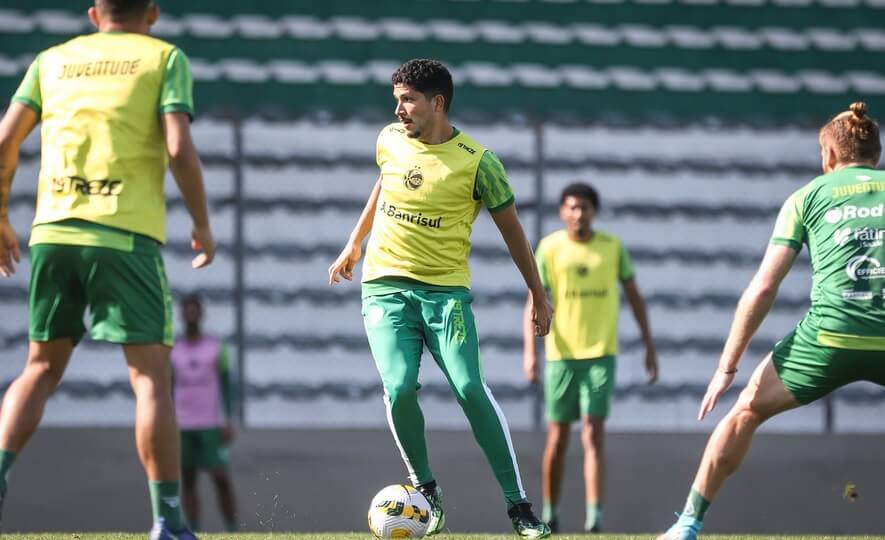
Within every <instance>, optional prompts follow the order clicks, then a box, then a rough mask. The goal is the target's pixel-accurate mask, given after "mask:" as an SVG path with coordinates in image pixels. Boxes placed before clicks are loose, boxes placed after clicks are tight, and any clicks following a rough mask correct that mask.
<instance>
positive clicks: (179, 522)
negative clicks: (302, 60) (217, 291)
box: [0, 0, 215, 540]
mask: <svg viewBox="0 0 885 540" xmlns="http://www.w3.org/2000/svg"><path fill="white" fill-rule="evenodd" d="M158 16H159V9H158V8H157V6H156V5H154V4H153V2H151V1H150V0H96V1H95V6H94V7H92V8H90V9H89V18H90V20H91V21H92V23H93V24H94V25H95V26H96V28H97V29H98V32H97V33H94V34H90V35H86V36H81V37H78V38H75V39H72V40H70V41H68V42H65V43H63V44H61V45H58V46H56V47H52V48H50V49H47V50H45V51H43V52H42V53H40V55H39V56H38V57H37V59H36V60H34V62H33V64H31V67H30V69H28V72H27V74H26V75H25V78H24V81H22V83H21V86H20V87H19V89H18V91H17V92H16V93H15V96H14V97H13V98H12V104H11V105H10V107H9V109H8V110H7V112H6V115H5V116H4V118H3V121H2V123H0V273H2V274H3V275H4V276H8V275H10V274H11V273H13V272H14V271H15V262H18V260H19V258H20V253H19V247H18V244H17V240H16V234H15V231H14V230H13V228H12V226H11V225H10V223H9V219H8V209H7V205H8V201H9V191H10V185H11V182H12V176H13V172H14V170H15V166H16V163H17V161H18V153H19V148H20V145H21V142H22V141H23V140H24V139H25V137H26V136H27V135H28V133H30V131H31V130H32V129H33V128H34V127H35V126H36V125H37V124H38V123H39V124H41V125H42V127H41V142H42V147H41V164H40V177H39V183H38V189H37V209H36V216H35V218H34V222H33V228H32V230H31V239H30V255H31V278H30V286H29V293H28V307H29V337H30V347H29V351H28V359H27V364H26V365H25V368H24V371H23V372H22V374H21V375H20V376H19V377H18V378H17V379H16V380H15V381H14V382H13V383H12V385H10V387H9V389H8V390H7V392H6V395H5V397H4V399H3V406H2V410H0V502H2V498H3V497H5V495H6V490H7V479H8V474H9V470H10V467H11V466H12V464H13V461H14V459H15V456H16V455H17V454H18V453H19V452H20V451H21V449H22V448H23V447H24V445H25V444H26V442H27V441H28V439H29V438H30V436H31V434H32V433H33V432H34V430H35V429H36V428H37V425H38V424H39V422H40V418H41V416H42V415H43V409H44V406H45V404H46V401H47V399H48V398H49V395H50V393H51V392H52V391H53V390H54V389H55V387H56V386H57V385H58V383H59V381H60V380H61V377H62V375H63V373H64V371H65V367H66V366H67V363H68V360H69V359H70V356H71V353H72V352H73V348H74V346H76V344H77V343H78V342H79V341H80V339H81V338H82V337H83V335H84V333H85V332H86V326H84V323H83V316H84V314H85V312H86V310H87V309H88V311H89V325H88V326H89V330H90V334H91V336H92V338H93V339H97V340H103V341H109V342H112V343H119V344H121V345H122V346H123V352H124V354H125V356H126V362H127V364H128V366H129V374H130V380H131V383H132V389H133V391H134V393H135V401H136V411H135V432H136V445H137V447H138V453H139V456H140V458H141V461H142V464H143V465H144V468H145V472H146V473H147V477H148V480H149V482H148V483H149V489H150V495H151V503H152V507H153V518H154V526H153V528H152V530H151V538H152V539H154V540H173V539H182V540H189V539H193V538H194V536H193V534H192V533H191V532H190V531H189V530H188V529H187V527H186V525H185V523H184V520H183V517H182V513H181V503H180V495H179V478H180V466H179V442H178V430H177V426H176V422H175V412H174V408H173V404H172V392H171V386H170V385H171V383H170V360H169V351H170V347H171V345H172V337H173V336H172V299H171V296H170V293H169V286H168V283H167V280H166V275H165V270H164V268H163V259H162V257H161V255H160V246H161V245H162V244H163V243H164V242H165V240H166V230H165V224H166V200H165V195H164V190H163V179H164V175H165V172H166V168H167V166H168V165H171V168H172V172H173V175H174V176H175V179H176V181H177V183H178V186H179V188H180V190H181V193H182V196H183V197H184V201H185V204H186V206H187V209H188V211H189V212H190V215H191V218H192V219H193V231H192V238H193V247H194V249H195V250H198V251H202V253H200V254H198V255H197V257H196V258H195V259H194V262H193V266H194V267H196V268H199V267H202V266H205V265H207V264H209V263H210V262H211V261H212V258H213V256H214V253H215V241H214V240H213V237H212V233H211V230H210V228H209V218H208V212H207V207H206V196H205V192H204V188H203V178H202V172H201V167H200V161H199V156H198V155H197V152H196V150H195V148H194V145H193V141H192V139H191V133H190V119H191V116H192V115H193V98H192V87H193V83H192V79H191V74H190V68H189V66H188V62H187V58H186V57H185V56H184V54H183V53H182V52H181V51H180V50H179V49H177V48H175V47H174V46H172V45H170V44H168V43H165V42H163V41H160V40H157V39H154V38H151V37H149V36H148V35H147V34H148V31H149V30H150V27H151V25H153V23H154V22H155V21H156V20H157V17H158Z"/></svg>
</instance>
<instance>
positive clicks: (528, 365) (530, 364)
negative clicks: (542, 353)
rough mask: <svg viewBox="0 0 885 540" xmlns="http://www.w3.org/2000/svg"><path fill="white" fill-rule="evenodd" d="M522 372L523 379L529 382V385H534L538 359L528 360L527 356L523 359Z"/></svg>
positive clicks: (536, 377)
mask: <svg viewBox="0 0 885 540" xmlns="http://www.w3.org/2000/svg"><path fill="white" fill-rule="evenodd" d="M522 371H523V373H525V378H526V379H527V380H528V381H529V384H536V383H537V382H538V359H537V358H530V357H529V356H526V357H525V358H523V359H522Z"/></svg>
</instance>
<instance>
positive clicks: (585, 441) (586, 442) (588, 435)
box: [581, 426, 602, 453]
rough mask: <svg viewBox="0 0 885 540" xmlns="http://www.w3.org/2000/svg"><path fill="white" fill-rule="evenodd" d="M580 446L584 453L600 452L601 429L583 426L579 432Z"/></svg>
mask: <svg viewBox="0 0 885 540" xmlns="http://www.w3.org/2000/svg"><path fill="white" fill-rule="evenodd" d="M581 445H582V446H583V447H584V452H587V453H596V452H602V429H601V428H598V427H588V426H584V429H583V430H582V431H581Z"/></svg>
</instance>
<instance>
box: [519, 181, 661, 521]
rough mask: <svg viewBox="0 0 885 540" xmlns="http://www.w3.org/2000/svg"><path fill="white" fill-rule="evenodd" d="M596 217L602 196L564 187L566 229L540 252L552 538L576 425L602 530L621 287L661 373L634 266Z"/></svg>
mask: <svg viewBox="0 0 885 540" xmlns="http://www.w3.org/2000/svg"><path fill="white" fill-rule="evenodd" d="M598 211H599V194H598V193H597V192H596V190H595V189H593V187H592V186H590V185H588V184H585V183H574V184H570V185H568V186H566V188H565V189H564V190H563V191H562V194H561V196H560V198H559V216H560V218H561V219H562V221H563V223H565V226H566V228H565V229H562V230H559V231H556V232H554V233H553V234H550V235H548V236H546V237H544V238H543V239H542V240H541V242H540V244H539V245H538V249H537V251H536V253H535V259H536V260H537V264H538V272H539V273H540V275H541V282H542V283H543V284H544V287H546V288H547V290H548V291H549V292H550V296H551V298H552V299H553V308H554V309H555V310H556V319H555V320H554V321H553V326H552V327H551V329H550V334H548V335H547V338H546V339H545V349H546V356H547V362H546V368H545V370H544V372H545V373H544V397H545V401H546V407H547V421H548V423H547V426H548V427H547V447H546V449H545V450H544V462H543V467H542V473H543V478H542V488H543V492H544V511H543V515H542V519H543V520H544V521H545V522H547V523H548V524H549V525H550V528H551V529H553V531H554V532H556V531H557V528H558V515H557V506H558V502H559V496H560V490H561V487H562V479H563V472H564V470H565V454H566V449H567V448H568V438H569V431H570V429H571V423H572V422H574V421H575V420H579V419H580V420H581V422H582V433H581V442H582V443H583V446H584V482H585V485H586V486H585V487H586V503H587V514H586V521H585V522H584V529H585V530H587V531H588V532H599V531H600V529H601V527H602V494H603V477H604V460H603V435H604V430H605V419H606V417H607V416H608V411H609V404H610V402H611V395H612V392H613V391H614V388H615V355H616V354H617V352H618V317H619V311H620V308H621V301H620V295H619V294H618V285H619V284H620V285H621V286H622V287H623V289H624V293H625V294H626V296H627V300H628V301H629V303H630V307H631V308H632V310H633V316H634V317H635V318H636V323H637V326H639V331H640V333H641V335H642V340H643V343H644V344H645V368H646V371H647V372H648V377H649V383H653V382H654V381H655V380H656V379H657V373H658V363H657V356H656V353H655V347H654V343H653V341H652V336H651V330H650V329H649V324H648V316H647V314H646V309H645V302H644V301H643V299H642V296H641V295H640V294H639V288H638V287H637V286H636V280H635V275H634V271H633V263H632V262H631V261H630V255H629V254H628V253H627V250H626V249H625V248H624V246H623V244H621V241H620V240H618V239H617V238H616V237H615V236H613V235H611V234H607V233H604V232H601V231H597V230H594V229H593V219H594V218H595V217H596V214H597V212H598ZM527 307H528V306H527ZM528 315H529V312H528V310H526V319H525V325H524V332H523V333H524V351H523V352H524V355H523V359H524V361H523V367H524V369H525V373H526V377H527V378H528V380H529V382H532V383H534V382H537V380H538V359H537V352H536V349H535V336H534V332H533V331H532V324H531V320H530V318H529V317H528Z"/></svg>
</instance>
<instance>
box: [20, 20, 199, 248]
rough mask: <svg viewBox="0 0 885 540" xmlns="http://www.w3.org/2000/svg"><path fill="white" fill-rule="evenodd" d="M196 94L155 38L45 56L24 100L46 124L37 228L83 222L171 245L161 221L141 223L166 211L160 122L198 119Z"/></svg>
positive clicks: (31, 74) (170, 50)
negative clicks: (181, 116) (165, 116)
mask: <svg viewBox="0 0 885 540" xmlns="http://www.w3.org/2000/svg"><path fill="white" fill-rule="evenodd" d="M190 93H191V90H190V72H189V69H188V66H187V60H186V58H185V57H184V55H183V54H182V53H181V52H180V51H179V50H178V49H176V48H175V47H174V46H172V45H170V44H168V43H166V42H164V41H161V40H158V39H154V38H152V37H149V36H146V35H142V34H137V33H127V32H98V33H95V34H90V35H86V36H81V37H78V38H74V39H72V40H70V41H67V42H65V43H63V44H61V45H58V46H56V47H52V48H50V49H47V50H46V51H44V52H43V53H41V54H40V55H39V56H38V57H37V59H36V60H35V61H34V63H33V64H32V65H31V68H30V69H29V71H28V74H27V76H26V78H25V80H24V82H23V83H22V86H21V88H20V89H19V92H17V93H16V99H15V100H16V101H20V102H22V103H25V104H26V105H28V106H30V107H32V108H34V109H35V110H37V111H39V112H40V117H41V121H42V123H43V126H42V134H43V151H42V156H43V158H42V163H41V169H40V188H39V193H38V200H37V217H36V220H35V223H36V224H39V223H51V222H54V221H58V220H59V219H69V218H78V219H85V220H88V221H93V222H96V223H101V224H105V225H110V226H114V227H118V228H122V229H125V230H130V231H133V232H137V233H140V234H144V235H146V236H150V237H152V238H154V239H156V240H159V241H161V242H162V241H164V240H165V230H164V224H163V223H162V220H154V221H151V220H144V219H139V216H144V215H145V211H146V210H147V211H154V212H155V215H163V212H164V211H165V202H164V196H163V189H162V185H163V177H164V172H165V169H166V165H167V157H166V147H165V144H164V141H163V135H162V128H161V125H160V114H161V113H168V112H186V113H188V114H190V113H192V110H190V106H189V105H188V104H189V103H191V96H190ZM158 104H159V110H158ZM84 195H87V196H88V197H84ZM94 195H99V196H98V197H95V196H94ZM84 203H85V204H84Z"/></svg>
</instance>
